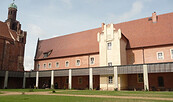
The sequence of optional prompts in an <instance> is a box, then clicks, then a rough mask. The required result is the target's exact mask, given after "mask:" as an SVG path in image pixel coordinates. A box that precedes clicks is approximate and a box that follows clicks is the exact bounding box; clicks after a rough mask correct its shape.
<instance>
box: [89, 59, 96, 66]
mask: <svg viewBox="0 0 173 102" xmlns="http://www.w3.org/2000/svg"><path fill="white" fill-rule="evenodd" d="M92 58H93V59H94V61H93V63H91V59H92ZM94 64H95V57H90V65H94Z"/></svg>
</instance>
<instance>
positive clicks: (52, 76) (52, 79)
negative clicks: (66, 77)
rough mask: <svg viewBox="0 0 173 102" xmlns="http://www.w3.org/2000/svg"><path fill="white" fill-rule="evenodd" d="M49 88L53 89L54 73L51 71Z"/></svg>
mask: <svg viewBox="0 0 173 102" xmlns="http://www.w3.org/2000/svg"><path fill="white" fill-rule="evenodd" d="M51 88H52V89H54V71H53V70H52V71H51Z"/></svg>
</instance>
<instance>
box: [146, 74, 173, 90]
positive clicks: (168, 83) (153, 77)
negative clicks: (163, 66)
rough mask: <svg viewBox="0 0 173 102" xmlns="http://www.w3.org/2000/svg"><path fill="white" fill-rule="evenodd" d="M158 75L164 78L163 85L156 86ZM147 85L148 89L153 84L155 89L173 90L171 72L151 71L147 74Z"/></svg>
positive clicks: (172, 75)
mask: <svg viewBox="0 0 173 102" xmlns="http://www.w3.org/2000/svg"><path fill="white" fill-rule="evenodd" d="M158 77H163V79H164V87H159V86H158ZM148 78H149V87H150V89H151V88H152V87H153V86H154V87H155V88H156V89H157V90H159V89H162V88H164V89H165V90H167V89H172V90H173V81H172V78H173V73H152V74H149V76H148Z"/></svg>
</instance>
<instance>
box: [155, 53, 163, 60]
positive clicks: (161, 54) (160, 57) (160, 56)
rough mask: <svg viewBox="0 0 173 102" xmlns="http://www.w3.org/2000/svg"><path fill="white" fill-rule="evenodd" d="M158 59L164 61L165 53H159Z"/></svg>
mask: <svg viewBox="0 0 173 102" xmlns="http://www.w3.org/2000/svg"><path fill="white" fill-rule="evenodd" d="M157 59H158V60H161V59H164V55H163V52H157Z"/></svg>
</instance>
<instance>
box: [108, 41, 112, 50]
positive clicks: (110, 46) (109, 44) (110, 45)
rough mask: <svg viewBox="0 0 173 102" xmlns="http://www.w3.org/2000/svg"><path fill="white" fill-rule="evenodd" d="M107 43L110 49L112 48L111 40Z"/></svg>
mask: <svg viewBox="0 0 173 102" xmlns="http://www.w3.org/2000/svg"><path fill="white" fill-rule="evenodd" d="M107 45H108V50H111V48H112V43H111V42H109V43H107Z"/></svg>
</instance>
